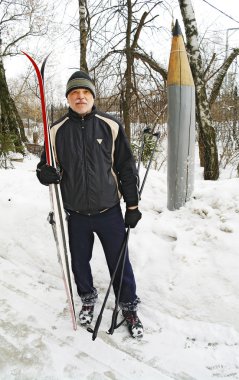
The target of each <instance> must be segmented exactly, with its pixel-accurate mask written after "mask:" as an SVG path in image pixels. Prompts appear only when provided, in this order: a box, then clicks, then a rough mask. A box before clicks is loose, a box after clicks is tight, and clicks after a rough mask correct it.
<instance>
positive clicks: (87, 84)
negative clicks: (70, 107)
mask: <svg viewBox="0 0 239 380" xmlns="http://www.w3.org/2000/svg"><path fill="white" fill-rule="evenodd" d="M76 88H87V89H88V90H90V92H91V93H92V95H93V97H94V98H95V85H94V83H93V81H92V79H91V78H90V77H89V75H88V74H87V73H85V72H84V71H76V72H75V73H74V74H72V75H71V77H70V78H69V79H68V82H67V84H66V97H67V95H68V94H69V93H70V92H71V91H72V90H74V89H76Z"/></svg>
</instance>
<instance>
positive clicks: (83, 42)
mask: <svg viewBox="0 0 239 380" xmlns="http://www.w3.org/2000/svg"><path fill="white" fill-rule="evenodd" d="M79 19H80V69H81V70H83V71H85V72H86V73H89V70H88V65H87V58H86V52H87V34H88V30H87V22H86V1H85V0H79Z"/></svg>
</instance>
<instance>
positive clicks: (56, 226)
mask: <svg viewBox="0 0 239 380" xmlns="http://www.w3.org/2000/svg"><path fill="white" fill-rule="evenodd" d="M23 54H25V56H26V57H27V58H28V59H29V60H30V61H31V63H32V65H33V66H34V69H35V71H36V75H37V79H38V84H39V90H40V98H41V109H42V121H43V128H44V140H45V151H46V160H47V164H48V165H51V166H53V167H55V168H57V165H56V160H55V156H54V151H53V149H52V144H51V135H50V128H49V123H48V118H47V110H46V101H45V93H44V68H45V64H46V61H47V58H48V57H47V58H46V59H45V60H44V62H43V64H42V68H41V70H40V69H39V67H38V65H37V64H36V62H35V61H34V59H33V58H32V57H31V56H30V55H28V54H27V53H25V52H23ZM49 195H50V202H51V209H52V211H51V212H50V213H49V219H48V220H49V222H50V224H51V225H52V230H53V234H54V238H55V242H56V247H57V256H58V261H59V263H60V265H61V269H62V276H63V280H64V285H65V289H66V294H67V300H68V304H69V309H70V313H71V318H72V324H73V329H74V330H76V329H77V322H76V314H75V304H74V298H73V288H72V283H73V281H72V272H71V268H70V253H69V242H68V230H67V222H66V213H65V210H64V207H63V201H62V196H61V189H60V185H58V184H52V185H49Z"/></svg>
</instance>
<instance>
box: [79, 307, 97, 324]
mask: <svg viewBox="0 0 239 380" xmlns="http://www.w3.org/2000/svg"><path fill="white" fill-rule="evenodd" d="M93 315H94V305H87V304H85V305H84V304H83V305H82V308H81V311H80V314H79V319H80V324H81V325H90V324H91V322H92V319H93Z"/></svg>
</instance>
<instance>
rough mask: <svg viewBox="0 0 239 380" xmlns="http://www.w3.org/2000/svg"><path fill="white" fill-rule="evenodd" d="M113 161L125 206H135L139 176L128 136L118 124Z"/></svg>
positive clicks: (137, 200) (136, 203)
mask: <svg viewBox="0 0 239 380" xmlns="http://www.w3.org/2000/svg"><path fill="white" fill-rule="evenodd" d="M114 163H115V169H116V172H117V176H118V179H119V181H120V187H121V191H122V195H123V198H124V201H125V202H126V205H127V207H130V206H137V205H138V202H139V189H138V183H139V178H138V173H137V169H136V165H135V160H134V157H133V154H132V151H131V148H130V145H129V141H128V138H127V136H126V134H125V131H124V129H123V127H122V126H121V125H119V132H118V135H117V138H116V140H115V153H114Z"/></svg>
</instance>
